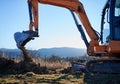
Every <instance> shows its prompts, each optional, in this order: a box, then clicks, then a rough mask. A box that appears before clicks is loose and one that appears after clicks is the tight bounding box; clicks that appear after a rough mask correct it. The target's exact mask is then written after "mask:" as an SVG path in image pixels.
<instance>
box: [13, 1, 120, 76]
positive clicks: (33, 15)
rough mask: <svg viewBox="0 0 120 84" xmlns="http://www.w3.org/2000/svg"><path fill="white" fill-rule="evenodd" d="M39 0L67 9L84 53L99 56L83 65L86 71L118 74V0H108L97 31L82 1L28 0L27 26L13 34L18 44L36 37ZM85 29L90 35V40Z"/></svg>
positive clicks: (119, 31) (119, 60) (119, 40)
mask: <svg viewBox="0 0 120 84" xmlns="http://www.w3.org/2000/svg"><path fill="white" fill-rule="evenodd" d="M39 3H40V4H49V5H54V6H59V7H63V8H67V9H68V10H70V12H71V14H72V16H73V18H74V21H75V24H76V26H77V28H78V30H79V32H80V33H81V36H82V38H83V41H84V42H85V45H86V47H87V54H88V55H89V56H93V57H99V59H96V60H90V61H89V62H87V64H86V67H87V71H88V72H90V73H106V74H108V73H109V74H120V0H107V2H106V4H105V6H104V8H103V10H102V18H101V33H100V34H99V33H98V32H97V31H95V28H93V27H92V26H91V24H90V22H89V19H88V17H87V14H86V12H85V10H84V7H83V4H82V3H81V2H80V1H79V0H28V8H29V16H30V24H29V30H28V31H23V32H22V33H21V32H16V33H15V34H14V37H15V41H16V43H17V47H18V48H20V47H21V46H23V47H24V46H25V44H26V43H28V42H29V41H30V40H33V39H34V38H35V37H39V34H38V31H39V28H38V23H39V22H38V17H39V16H38V14H39V13H38V4H39ZM75 14H76V15H78V18H79V19H80V21H81V23H82V25H81V24H79V23H78V21H77V19H76V16H75ZM106 23H107V24H108V25H109V28H108V31H109V34H108V36H107V37H106V41H104V39H103V38H104V34H105V32H104V29H105V28H104V27H105V26H104V25H105V24H106ZM82 26H83V28H84V29H83V28H82ZM84 30H85V31H86V32H87V34H88V36H89V38H90V41H89V42H88V40H87V38H86V34H85V33H84ZM103 41H104V42H103Z"/></svg>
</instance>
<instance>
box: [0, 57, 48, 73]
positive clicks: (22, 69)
mask: <svg viewBox="0 0 120 84" xmlns="http://www.w3.org/2000/svg"><path fill="white" fill-rule="evenodd" d="M26 72H34V73H46V68H45V67H40V64H36V63H34V62H26V61H20V62H19V63H16V62H14V61H13V60H11V59H7V58H0V74H21V73H26Z"/></svg>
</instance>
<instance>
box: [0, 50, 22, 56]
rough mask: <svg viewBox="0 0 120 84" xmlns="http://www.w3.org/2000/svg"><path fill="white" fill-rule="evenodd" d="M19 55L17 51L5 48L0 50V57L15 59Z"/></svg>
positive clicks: (19, 52)
mask: <svg viewBox="0 0 120 84" xmlns="http://www.w3.org/2000/svg"><path fill="white" fill-rule="evenodd" d="M20 54H21V51H20V50H19V49H6V48H0V56H3V55H5V56H9V57H17V56H19V55H20Z"/></svg>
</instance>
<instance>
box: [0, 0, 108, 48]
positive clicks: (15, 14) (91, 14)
mask: <svg viewBox="0 0 120 84" xmlns="http://www.w3.org/2000/svg"><path fill="white" fill-rule="evenodd" d="M80 1H81V2H82V3H83V5H84V8H85V10H86V13H87V15H88V18H89V20H90V22H91V24H92V26H93V28H94V29H95V30H97V31H99V30H100V19H101V11H102V9H103V6H104V4H105V2H106V0H80ZM28 25H29V14H28V7H27V0H1V2H0V48H10V49H14V48H17V47H16V43H15V41H14V37H13V35H14V33H15V32H18V31H19V32H22V31H23V30H28V29H29V28H28ZM39 32H40V33H39V34H40V37H39V38H36V39H35V40H33V41H31V42H29V43H28V44H27V45H26V48H28V49H40V48H51V47H75V48H85V45H84V42H83V41H82V39H81V36H80V34H79V32H78V30H77V28H76V25H75V23H74V20H73V18H72V16H71V13H70V12H69V10H67V9H65V8H61V7H56V6H51V5H43V4H39Z"/></svg>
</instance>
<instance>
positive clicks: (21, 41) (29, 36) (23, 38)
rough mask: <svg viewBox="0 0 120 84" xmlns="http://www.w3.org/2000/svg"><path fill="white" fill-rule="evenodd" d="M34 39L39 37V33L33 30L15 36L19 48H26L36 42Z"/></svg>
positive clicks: (17, 33)
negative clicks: (32, 41) (30, 43)
mask: <svg viewBox="0 0 120 84" xmlns="http://www.w3.org/2000/svg"><path fill="white" fill-rule="evenodd" d="M34 37H38V33H37V32H34V31H31V30H29V31H23V32H22V33H21V32H16V33H15V34H14V39H15V41H16V45H17V47H18V48H20V47H21V46H25V45H26V44H27V43H28V42H29V41H31V40H34Z"/></svg>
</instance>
